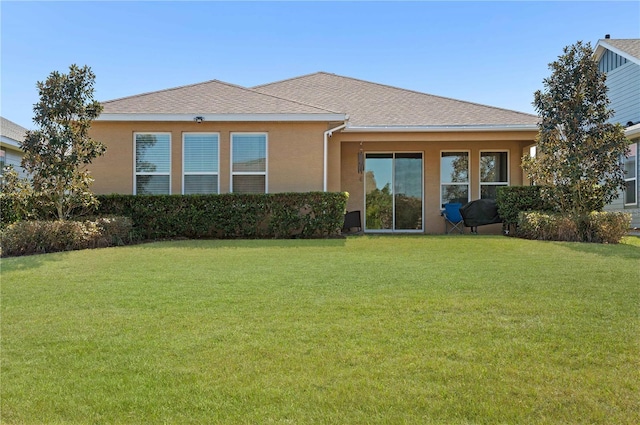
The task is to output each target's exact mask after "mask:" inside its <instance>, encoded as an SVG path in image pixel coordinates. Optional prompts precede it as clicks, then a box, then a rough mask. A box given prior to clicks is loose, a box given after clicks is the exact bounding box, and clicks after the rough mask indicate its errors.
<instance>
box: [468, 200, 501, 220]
mask: <svg viewBox="0 0 640 425" xmlns="http://www.w3.org/2000/svg"><path fill="white" fill-rule="evenodd" d="M460 214H462V219H463V220H464V225H465V226H466V227H477V226H484V225H485V224H494V223H502V218H500V216H499V215H498V205H497V204H496V201H495V200H494V199H478V200H477V201H471V202H469V203H468V204H465V205H463V206H462V208H460Z"/></svg>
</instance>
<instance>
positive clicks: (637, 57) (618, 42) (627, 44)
mask: <svg viewBox="0 0 640 425" xmlns="http://www.w3.org/2000/svg"><path fill="white" fill-rule="evenodd" d="M605 49H607V50H611V51H612V52H614V53H616V54H618V55H620V56H622V57H624V58H626V59H627V60H630V61H631V62H635V63H637V64H639V65H640V38H605V39H601V40H598V43H597V44H596V47H595V49H594V56H595V59H596V61H597V60H599V59H600V57H601V56H602V54H603V53H604V51H605Z"/></svg>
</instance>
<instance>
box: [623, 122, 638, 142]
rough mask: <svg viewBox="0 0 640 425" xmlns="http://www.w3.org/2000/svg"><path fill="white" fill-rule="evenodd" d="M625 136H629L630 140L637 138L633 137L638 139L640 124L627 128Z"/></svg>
mask: <svg viewBox="0 0 640 425" xmlns="http://www.w3.org/2000/svg"><path fill="white" fill-rule="evenodd" d="M624 135H625V136H627V138H628V139H632V138H635V137H633V136H636V137H637V136H638V135H640V123H638V124H635V125H632V126H631V127H627V128H625V129H624Z"/></svg>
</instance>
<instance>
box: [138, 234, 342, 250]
mask: <svg viewBox="0 0 640 425" xmlns="http://www.w3.org/2000/svg"><path fill="white" fill-rule="evenodd" d="M345 245H346V238H343V237H335V238H315V239H179V240H175V239H174V240H163V241H149V242H145V243H141V244H139V245H137V246H138V247H139V248H140V249H164V248H167V247H172V248H181V249H207V250H209V249H219V248H227V249H228V248H295V247H299V248H303V247H313V248H335V247H344V246H345Z"/></svg>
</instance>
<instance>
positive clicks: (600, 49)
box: [593, 40, 640, 65]
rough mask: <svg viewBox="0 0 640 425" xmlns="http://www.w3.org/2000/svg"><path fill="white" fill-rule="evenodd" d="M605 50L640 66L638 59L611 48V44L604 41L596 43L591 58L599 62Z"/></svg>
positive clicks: (613, 47)
mask: <svg viewBox="0 0 640 425" xmlns="http://www.w3.org/2000/svg"><path fill="white" fill-rule="evenodd" d="M605 49H606V50H611V51H612V52H613V53H615V54H617V55H620V56H622V57H623V58H626V59H627V60H628V61H630V62H633V63H635V64H637V65H640V58H637V57H635V56H633V55H632V54H629V53H628V52H625V51H624V50H620V49H618V48H617V47H615V46H612V45H611V44H609V43H607V42H606V41H605V40H599V41H598V43H597V44H596V47H595V49H593V57H594V59H595V60H596V61H599V60H600V58H601V57H602V55H603V53H604V51H605Z"/></svg>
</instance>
